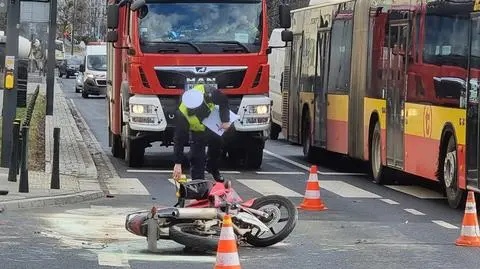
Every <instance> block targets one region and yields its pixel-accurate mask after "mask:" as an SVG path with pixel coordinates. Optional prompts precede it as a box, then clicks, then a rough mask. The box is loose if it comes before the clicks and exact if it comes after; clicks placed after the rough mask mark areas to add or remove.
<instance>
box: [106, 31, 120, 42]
mask: <svg viewBox="0 0 480 269" xmlns="http://www.w3.org/2000/svg"><path fill="white" fill-rule="evenodd" d="M117 41H118V32H117V30H113V31H109V32H108V33H107V42H110V43H113V42H117Z"/></svg>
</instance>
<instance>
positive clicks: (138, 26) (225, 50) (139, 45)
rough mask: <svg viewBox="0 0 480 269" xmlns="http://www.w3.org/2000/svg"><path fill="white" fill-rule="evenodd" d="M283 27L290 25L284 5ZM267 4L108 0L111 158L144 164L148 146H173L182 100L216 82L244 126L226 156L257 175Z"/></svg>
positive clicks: (266, 109) (266, 123) (266, 106)
mask: <svg viewBox="0 0 480 269" xmlns="http://www.w3.org/2000/svg"><path fill="white" fill-rule="evenodd" d="M280 12H281V14H280V15H281V16H280V17H281V21H282V22H281V23H282V26H283V28H288V27H289V26H290V14H289V10H288V8H285V7H282V8H281V9H280ZM266 14H267V10H266V0H229V1H217V0H200V1H188V0H146V1H145V0H120V1H119V0H109V5H108V22H107V24H108V28H109V31H108V33H107V42H108V43H109V45H108V49H107V55H108V56H107V57H108V72H107V87H108V88H107V98H106V100H107V103H108V105H107V109H108V115H109V120H108V125H109V133H110V136H109V144H110V147H111V148H112V154H113V155H114V156H115V157H118V158H124V159H125V160H126V162H127V164H128V166H130V167H136V166H141V165H142V163H143V156H144V153H145V148H147V147H150V146H151V143H152V142H156V141H160V142H161V145H162V146H167V147H168V146H169V145H172V144H173V129H174V128H175V126H174V124H173V122H174V118H175V110H176V109H177V108H178V105H179V101H180V96H181V94H182V93H183V92H184V90H185V89H187V88H188V87H190V86H191V85H193V84H196V83H210V84H214V85H216V86H217V87H218V89H220V90H221V91H223V92H224V93H225V94H227V95H228V97H229V105H230V109H231V110H232V112H234V113H237V115H238V116H239V120H237V121H236V122H235V123H234V124H233V125H232V126H233V127H234V128H232V129H233V130H232V131H231V132H228V133H225V134H224V141H225V156H226V155H228V156H229V157H230V158H231V159H233V160H241V161H243V163H244V164H245V166H246V167H248V168H253V169H257V168H259V167H260V166H261V163H262V159H263V148H264V145H265V140H266V137H267V132H268V131H269V127H270V105H271V100H270V99H269V97H268V91H269V89H268V83H269V80H268V79H269V65H268V63H267V54H268V53H269V52H270V51H271V49H272V48H271V47H268V30H267V17H266Z"/></svg>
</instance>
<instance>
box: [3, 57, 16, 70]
mask: <svg viewBox="0 0 480 269" xmlns="http://www.w3.org/2000/svg"><path fill="white" fill-rule="evenodd" d="M5 69H7V70H14V69H15V56H5Z"/></svg>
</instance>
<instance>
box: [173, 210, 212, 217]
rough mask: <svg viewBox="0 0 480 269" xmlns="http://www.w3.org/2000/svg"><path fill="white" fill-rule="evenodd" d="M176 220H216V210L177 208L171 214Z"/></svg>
mask: <svg viewBox="0 0 480 269" xmlns="http://www.w3.org/2000/svg"><path fill="white" fill-rule="evenodd" d="M173 216H174V217H175V218H177V219H198V220H210V219H215V218H217V209H216V208H177V209H176V210H175V211H174V212H173Z"/></svg>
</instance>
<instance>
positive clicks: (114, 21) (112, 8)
mask: <svg viewBox="0 0 480 269" xmlns="http://www.w3.org/2000/svg"><path fill="white" fill-rule="evenodd" d="M118 12H119V8H118V6H117V5H116V4H113V5H108V9H107V27H108V28H109V29H117V27H118V16H119V15H118Z"/></svg>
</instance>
